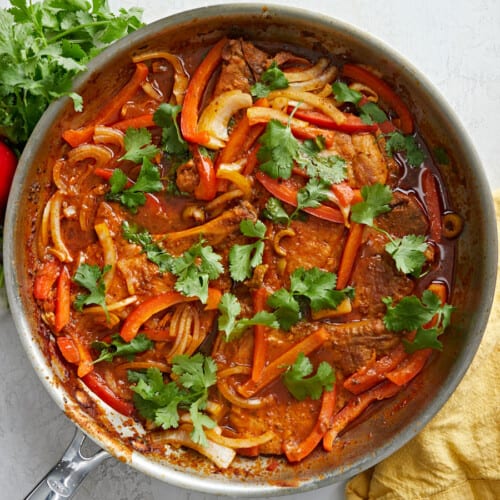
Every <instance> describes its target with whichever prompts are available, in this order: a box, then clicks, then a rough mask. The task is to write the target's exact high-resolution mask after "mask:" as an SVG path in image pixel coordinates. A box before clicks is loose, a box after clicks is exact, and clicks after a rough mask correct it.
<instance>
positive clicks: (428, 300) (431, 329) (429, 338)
mask: <svg viewBox="0 0 500 500" xmlns="http://www.w3.org/2000/svg"><path fill="white" fill-rule="evenodd" d="M382 300H383V302H384V304H385V305H386V306H387V312H386V314H385V316H384V323H385V326H386V327H387V328H388V329H389V330H392V331H395V332H401V331H407V332H410V331H413V330H416V335H415V338H414V339H413V342H409V341H408V340H406V339H403V343H404V346H405V349H406V351H407V352H409V353H412V352H415V351H418V350H419V349H426V348H429V347H430V348H432V349H438V350H442V348H443V344H442V343H441V342H440V341H439V339H438V337H439V335H441V334H442V333H443V332H444V330H445V329H446V327H447V326H448V325H449V324H450V320H451V313H452V312H453V309H454V308H453V306H451V305H450V304H444V305H442V304H441V301H440V299H439V297H438V296H437V295H436V294H435V293H434V292H432V291H431V290H425V291H424V293H423V294H422V298H421V299H419V298H418V297H416V296H415V295H411V296H409V297H404V298H403V299H401V300H400V301H399V302H398V303H397V304H396V305H395V306H393V305H392V298H391V297H385V298H384V299H382ZM433 318H436V319H435V323H434V325H433V326H426V325H428V323H429V322H430V321H431V320H432V319H433Z"/></svg>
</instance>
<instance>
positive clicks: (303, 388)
mask: <svg viewBox="0 0 500 500" xmlns="http://www.w3.org/2000/svg"><path fill="white" fill-rule="evenodd" d="M312 372H313V365H312V363H311V361H310V360H309V358H308V357H307V356H306V355H305V354H304V353H303V352H301V353H299V355H298V356H297V359H296V360H295V362H294V363H293V365H291V366H289V367H288V368H287V370H286V371H285V373H284V374H283V375H282V379H283V383H284V384H285V386H286V388H287V389H288V390H289V391H290V393H291V394H292V396H293V397H294V398H295V399H298V400H299V401H303V400H304V399H306V398H307V397H310V398H311V399H314V400H315V399H319V398H320V397H321V394H323V390H325V391H331V390H333V384H334V383H335V372H334V370H333V368H332V367H331V366H330V364H329V363H327V362H326V361H322V362H321V363H320V364H319V365H318V368H317V370H316V373H315V374H314V375H313V376H310V375H311V373H312Z"/></svg>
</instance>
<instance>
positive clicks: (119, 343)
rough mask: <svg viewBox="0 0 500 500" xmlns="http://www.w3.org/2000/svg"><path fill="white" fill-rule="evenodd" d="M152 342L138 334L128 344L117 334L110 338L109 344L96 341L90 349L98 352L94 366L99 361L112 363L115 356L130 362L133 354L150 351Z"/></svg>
mask: <svg viewBox="0 0 500 500" xmlns="http://www.w3.org/2000/svg"><path fill="white" fill-rule="evenodd" d="M153 346H154V344H153V341H151V340H149V339H148V338H147V337H146V335H144V334H143V333H140V334H139V335H137V336H136V337H134V338H133V339H132V340H131V341H130V342H125V341H124V340H123V339H122V338H121V337H120V335H119V334H118V333H116V334H114V335H113V336H112V337H111V343H110V344H109V343H107V342H103V341H96V342H93V343H92V347H93V348H94V349H96V350H98V351H100V354H99V357H98V358H97V359H95V360H94V362H93V363H94V364H96V363H100V362H101V361H113V359H114V358H115V357H116V356H124V357H125V358H127V359H129V360H131V359H133V357H134V355H135V354H139V353H141V352H144V351H147V350H149V349H152V348H153Z"/></svg>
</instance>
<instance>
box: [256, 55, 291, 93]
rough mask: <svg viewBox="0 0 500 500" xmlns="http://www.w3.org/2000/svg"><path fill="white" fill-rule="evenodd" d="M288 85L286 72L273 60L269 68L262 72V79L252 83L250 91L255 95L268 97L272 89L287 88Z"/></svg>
mask: <svg viewBox="0 0 500 500" xmlns="http://www.w3.org/2000/svg"><path fill="white" fill-rule="evenodd" d="M287 87H288V80H287V79H286V76H285V73H283V71H281V70H280V69H279V67H278V65H277V63H276V61H273V62H272V63H271V65H270V66H269V68H267V69H266V70H265V71H264V72H263V73H262V75H261V77H260V81H259V82H257V83H255V84H254V85H252V87H251V89H250V93H251V94H252V95H253V96H254V97H267V96H268V95H269V92H271V91H272V90H278V89H286V88H287Z"/></svg>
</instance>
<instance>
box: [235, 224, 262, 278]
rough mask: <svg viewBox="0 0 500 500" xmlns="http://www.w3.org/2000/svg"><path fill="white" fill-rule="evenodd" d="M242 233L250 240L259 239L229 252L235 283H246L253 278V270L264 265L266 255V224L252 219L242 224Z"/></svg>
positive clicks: (236, 246)
mask: <svg viewBox="0 0 500 500" xmlns="http://www.w3.org/2000/svg"><path fill="white" fill-rule="evenodd" d="M240 231H241V233H242V234H244V235H245V236H248V237H250V238H258V240H257V241H256V242H254V243H248V244H246V245H233V246H232V247H231V249H230V250H229V272H230V274H231V278H232V279H233V280H234V281H244V280H245V279H248V278H250V277H251V276H252V269H254V268H255V267H257V266H258V265H259V264H261V263H262V255H263V253H264V237H265V234H266V226H265V224H264V223H263V222H262V221H260V220H257V221H256V222H255V223H254V222H253V221H252V220H250V219H244V220H242V221H241V222H240Z"/></svg>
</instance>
